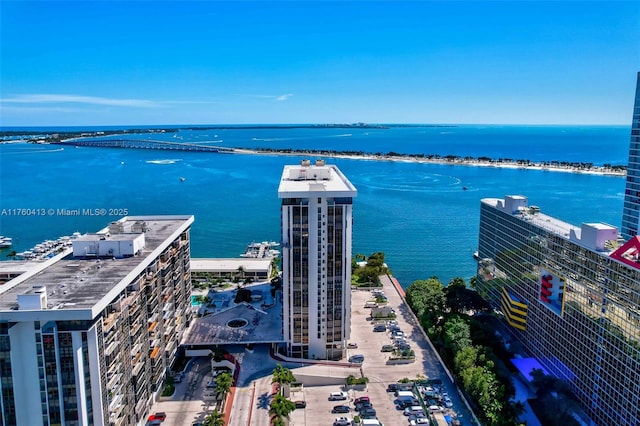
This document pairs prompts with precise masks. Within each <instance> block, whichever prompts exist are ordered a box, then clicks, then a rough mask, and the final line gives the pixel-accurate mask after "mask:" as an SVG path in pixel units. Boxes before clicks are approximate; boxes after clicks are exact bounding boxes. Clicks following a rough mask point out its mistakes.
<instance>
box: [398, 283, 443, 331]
mask: <svg viewBox="0 0 640 426" xmlns="http://www.w3.org/2000/svg"><path fill="white" fill-rule="evenodd" d="M406 295H407V296H406V298H407V303H408V304H409V306H411V309H413V311H414V312H415V313H416V315H418V317H420V318H424V319H425V320H426V321H427V322H428V323H429V325H432V324H433V323H434V322H435V320H436V319H437V318H438V317H439V316H440V315H442V313H443V312H444V307H445V303H446V299H445V295H444V290H443V288H442V283H441V282H440V280H439V279H438V278H437V277H432V278H429V279H428V280H418V281H414V282H413V283H412V284H411V285H410V286H409V287H408V288H407V290H406Z"/></svg>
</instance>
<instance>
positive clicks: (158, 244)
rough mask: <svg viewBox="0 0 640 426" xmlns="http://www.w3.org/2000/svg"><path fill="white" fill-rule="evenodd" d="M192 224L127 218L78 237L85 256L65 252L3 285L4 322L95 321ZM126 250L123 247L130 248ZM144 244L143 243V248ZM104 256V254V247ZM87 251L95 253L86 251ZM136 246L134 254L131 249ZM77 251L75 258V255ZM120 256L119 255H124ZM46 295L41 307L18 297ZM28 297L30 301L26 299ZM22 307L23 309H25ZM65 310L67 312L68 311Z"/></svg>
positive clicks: (0, 309)
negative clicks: (25, 317)
mask: <svg viewBox="0 0 640 426" xmlns="http://www.w3.org/2000/svg"><path fill="white" fill-rule="evenodd" d="M191 223H193V216H190V215H180V216H128V217H124V218H122V219H120V220H118V221H117V222H112V223H111V224H110V225H109V226H108V227H106V228H104V229H102V230H100V231H98V232H97V233H95V234H87V235H84V236H82V237H81V238H78V241H77V242H78V244H79V245H80V248H81V249H82V254H83V255H78V250H77V247H76V245H75V244H74V248H73V249H66V250H65V251H64V252H62V253H60V254H58V255H57V256H56V257H54V258H52V259H50V260H48V261H46V262H43V263H42V264H41V265H40V266H39V267H38V268H34V269H30V270H28V271H26V272H25V273H23V274H22V275H20V276H18V277H16V278H14V279H13V280H11V281H8V282H7V283H5V284H3V285H2V286H0V319H9V320H11V317H13V316H14V315H20V316H22V315H29V314H31V315H32V316H33V317H34V319H38V318H40V316H43V313H45V312H46V313H47V314H46V317H47V318H50V317H59V319H65V318H66V317H67V316H69V314H71V313H70V312H69V311H75V314H71V315H70V316H69V318H71V317H73V319H91V318H93V315H94V314H96V313H97V312H99V311H100V310H101V309H104V306H102V305H103V304H104V303H108V302H110V301H111V300H112V299H113V297H115V296H116V295H117V294H118V293H119V292H121V291H122V290H124V288H125V287H126V286H127V285H129V284H130V283H131V281H132V280H133V279H135V277H136V276H138V275H139V274H140V273H141V272H144V271H145V269H146V268H147V267H148V266H149V265H150V264H151V263H152V261H153V259H154V258H156V257H157V256H159V255H160V254H161V253H162V252H163V251H164V250H165V249H166V248H167V247H169V245H170V243H171V242H172V241H173V240H174V239H176V238H177V237H178V236H179V235H180V234H181V233H183V232H184V231H185V230H186V229H188V227H189V226H190V225H191ZM128 243H131V244H130V245H129V247H124V248H123V249H122V250H120V249H119V247H120V246H127V245H128ZM140 243H142V244H140ZM101 246H102V247H104V249H105V250H104V253H102V251H103V250H102V247H101ZM86 247H93V248H95V251H92V252H87V248H86ZM127 248H133V249H134V250H133V251H127ZM74 252H75V253H76V255H75V256H74ZM120 254H121V255H120ZM42 293H43V294H45V295H46V296H45V297H44V302H41V303H42V304H46V307H45V306H42V307H37V306H34V303H35V304H36V305H37V304H38V303H39V302H38V301H37V300H35V299H34V300H32V301H29V302H27V303H25V304H24V306H21V307H20V308H19V303H18V299H19V297H21V298H23V299H21V300H27V299H28V298H29V297H31V298H33V297H35V298H38V297H39V295H40V294H42ZM24 296H27V299H24ZM23 307H24V309H23ZM65 312H66V313H65Z"/></svg>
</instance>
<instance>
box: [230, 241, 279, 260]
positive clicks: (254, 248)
mask: <svg viewBox="0 0 640 426" xmlns="http://www.w3.org/2000/svg"><path fill="white" fill-rule="evenodd" d="M278 246H280V243H277V242H275V241H262V242H261V243H256V242H252V243H250V244H248V245H247V249H246V250H245V252H244V253H242V254H241V255H240V257H248V258H253V259H262V258H269V257H277V256H279V255H280V250H277V249H276V248H275V247H278Z"/></svg>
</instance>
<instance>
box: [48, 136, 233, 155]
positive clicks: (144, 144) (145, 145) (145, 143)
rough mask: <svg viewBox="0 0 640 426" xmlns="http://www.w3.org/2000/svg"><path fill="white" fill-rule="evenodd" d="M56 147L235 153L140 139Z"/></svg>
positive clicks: (72, 142) (73, 141) (82, 141)
mask: <svg viewBox="0 0 640 426" xmlns="http://www.w3.org/2000/svg"><path fill="white" fill-rule="evenodd" d="M55 145H72V146H84V147H92V148H132V149H158V150H170V151H199V152H215V153H226V154H230V153H233V149H231V148H220V147H214V146H208V145H199V144H191V143H180V142H165V141H156V140H148V139H145V140H140V139H68V140H66V141H62V142H56V143H55Z"/></svg>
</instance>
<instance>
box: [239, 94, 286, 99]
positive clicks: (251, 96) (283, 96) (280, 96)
mask: <svg viewBox="0 0 640 426" xmlns="http://www.w3.org/2000/svg"><path fill="white" fill-rule="evenodd" d="M237 96H246V97H249V98H260V99H273V100H276V101H286V100H287V99H289V98H290V97H291V96H293V93H286V94H284V95H252V94H240V95H237Z"/></svg>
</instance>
